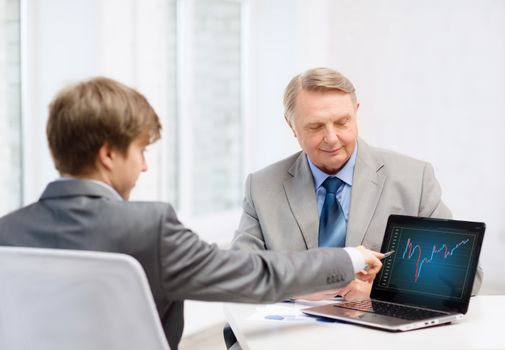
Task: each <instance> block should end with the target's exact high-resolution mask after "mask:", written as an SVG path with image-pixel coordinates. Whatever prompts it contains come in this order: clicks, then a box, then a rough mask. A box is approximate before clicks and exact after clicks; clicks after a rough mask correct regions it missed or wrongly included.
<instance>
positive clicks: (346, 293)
mask: <svg viewBox="0 0 505 350" xmlns="http://www.w3.org/2000/svg"><path fill="white" fill-rule="evenodd" d="M372 283H373V282H372V281H362V280H360V279H357V278H356V279H355V280H354V281H352V282H351V283H349V284H348V285H347V286H345V287H343V288H340V289H339V290H338V291H337V295H339V296H341V297H343V298H344V299H345V300H348V301H356V300H363V299H368V298H370V291H371V290H372Z"/></svg>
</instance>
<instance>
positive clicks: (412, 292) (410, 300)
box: [302, 215, 486, 331]
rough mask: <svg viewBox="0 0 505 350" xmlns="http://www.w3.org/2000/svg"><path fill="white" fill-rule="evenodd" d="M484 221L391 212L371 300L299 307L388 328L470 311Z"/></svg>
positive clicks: (399, 328) (448, 318)
mask: <svg viewBox="0 0 505 350" xmlns="http://www.w3.org/2000/svg"><path fill="white" fill-rule="evenodd" d="M485 227H486V225H485V224H484V223H482V222H470V221H459V220H444V219H432V218H420V217H412V216H404V215H391V216H390V217H389V219H388V223H387V227H386V232H385V235H384V240H383V242H382V248H381V252H388V251H391V250H394V253H393V254H392V255H390V256H389V257H387V258H385V259H384V260H383V261H382V264H383V266H382V269H381V270H380V271H379V273H378V274H377V276H376V277H375V280H374V283H373V286H372V291H371V294H370V299H367V300H363V301H358V302H341V303H337V304H328V305H323V306H316V307H311V308H307V309H304V310H302V311H303V312H304V313H306V314H308V315H313V316H319V317H320V316H322V317H328V318H332V319H337V320H341V321H345V322H350V323H356V324H360V325H364V326H370V327H375V328H381V329H385V330H390V331H408V330H412V329H417V328H424V327H430V326H434V325H438V324H442V323H449V322H452V321H455V320H458V319H461V318H462V317H463V315H464V314H465V313H466V312H467V310H468V304H469V303H470V296H471V293H472V286H473V282H474V279H475V274H476V271H477V263H478V261H479V255H480V250H481V247H482V240H483V238H484V231H485Z"/></svg>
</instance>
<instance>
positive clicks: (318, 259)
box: [160, 207, 354, 303]
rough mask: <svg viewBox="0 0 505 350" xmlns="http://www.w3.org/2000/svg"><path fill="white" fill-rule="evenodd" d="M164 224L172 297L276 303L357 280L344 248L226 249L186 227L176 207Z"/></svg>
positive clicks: (164, 276)
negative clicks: (276, 250) (283, 251)
mask: <svg viewBox="0 0 505 350" xmlns="http://www.w3.org/2000/svg"><path fill="white" fill-rule="evenodd" d="M161 226H162V227H161V234H160V260H161V261H160V263H161V272H160V273H161V276H160V277H161V280H162V284H163V288H164V292H165V294H166V296H167V298H169V299H171V300H182V299H196V300H207V301H230V302H250V303H271V302H276V301H279V300H282V299H284V298H288V297H292V296H295V295H300V294H307V293H312V292H316V291H322V290H327V289H333V288H341V287H343V286H345V285H346V284H347V283H349V282H350V281H352V280H353V279H354V271H353V267H352V262H351V259H350V258H349V255H348V254H347V253H346V252H345V251H344V250H343V249H341V248H324V249H313V250H308V251H301V252H287V253H280V252H273V251H262V252H249V251H234V250H222V249H219V248H218V247H217V246H216V245H214V244H208V243H206V242H204V241H202V240H200V239H199V237H198V236H197V235H196V234H195V233H193V232H192V231H191V230H189V229H187V228H185V227H184V225H182V224H181V223H180V222H179V220H178V219H177V217H176V214H175V212H174V210H173V209H172V208H171V207H169V208H168V210H167V213H166V215H165V217H164V218H163V222H162V223H161Z"/></svg>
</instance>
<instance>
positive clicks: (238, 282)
mask: <svg viewBox="0 0 505 350" xmlns="http://www.w3.org/2000/svg"><path fill="white" fill-rule="evenodd" d="M0 245H8V246H26V247H50V248H64V249H81V250H95V251H106V252H119V253H125V254H129V255H131V256H133V257H135V258H136V259H137V260H138V261H139V262H140V263H141V265H142V266H143V268H144V270H145V272H146V275H147V278H148V281H149V284H150V287H151V290H152V293H153V295H154V300H155V302H156V305H157V308H158V312H159V314H160V318H161V321H162V323H163V327H164V330H165V334H166V336H167V339H168V341H169V344H170V347H171V348H172V349H177V344H178V342H179V340H180V337H181V334H182V328H183V302H182V301H183V299H198V300H209V301H231V302H251V303H254V302H275V301H278V300H281V299H283V298H287V297H291V296H294V295H299V294H304V293H307V292H314V291H316V290H324V289H328V288H339V287H341V286H344V285H345V284H347V283H348V282H349V281H351V280H352V279H353V278H354V271H353V268H352V264H351V260H350V258H349V256H348V254H347V253H346V252H345V251H343V250H342V249H317V250H312V251H306V252H293V253H288V254H278V253H274V252H262V253H260V254H255V253H249V252H247V253H244V252H237V251H227V250H220V249H219V248H218V247H217V246H216V245H211V244H207V243H205V242H203V241H201V240H200V239H199V238H198V236H197V235H196V234H195V233H193V232H191V231H190V230H189V229H187V228H185V227H184V226H183V225H182V224H181V223H180V222H179V221H178V219H177V217H176V214H175V212H174V210H173V208H172V207H171V206H170V205H169V204H167V203H159V202H126V201H122V200H119V199H118V198H117V197H116V196H115V195H114V194H113V193H112V192H111V191H110V190H108V189H107V188H105V187H103V186H100V185H99V184H96V183H94V182H92V181H86V180H69V181H57V182H53V183H50V184H49V185H48V187H47V188H46V190H45V191H44V193H43V194H42V197H41V198H40V200H39V201H38V202H37V203H34V204H32V205H29V206H27V207H24V208H22V209H19V210H17V211H15V212H13V213H11V214H9V215H6V216H4V217H3V218H0ZM127 292H128V291H125V293H127Z"/></svg>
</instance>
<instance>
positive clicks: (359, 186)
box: [232, 139, 482, 293]
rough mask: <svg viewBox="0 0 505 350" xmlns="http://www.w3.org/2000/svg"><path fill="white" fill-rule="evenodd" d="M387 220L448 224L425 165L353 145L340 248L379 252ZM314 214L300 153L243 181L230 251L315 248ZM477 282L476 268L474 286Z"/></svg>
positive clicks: (311, 190) (361, 144)
mask: <svg viewBox="0 0 505 350" xmlns="http://www.w3.org/2000/svg"><path fill="white" fill-rule="evenodd" d="M390 214H402V215H412V216H423V217H435V218H451V216H452V215H451V212H450V211H449V209H448V208H447V207H446V205H445V204H444V203H443V202H442V199H441V189H440V185H439V184H438V181H437V180H436V178H435V175H434V173H433V168H432V166H431V165H430V164H429V163H426V162H423V161H420V160H417V159H413V158H410V157H407V156H404V155H401V154H398V153H394V152H391V151H386V150H382V149H378V148H374V147H371V146H369V145H368V144H366V143H365V142H364V141H363V140H361V139H359V140H358V154H357V158H356V164H355V169H354V176H353V185H352V192H351V207H350V210H349V221H348V223H347V236H346V246H356V245H360V244H361V245H364V246H365V247H367V248H369V249H373V250H377V251H378V250H380V248H381V245H382V239H383V237H384V231H385V229H386V223H387V220H388V217H389V215H390ZM318 230H319V214H318V211H317V203H316V194H315V190H314V182H313V177H312V173H311V171H310V167H309V164H308V162H307V157H306V155H305V153H303V152H298V153H296V154H293V155H292V156H290V157H288V158H286V159H284V160H281V161H279V162H277V163H274V164H272V165H270V166H268V167H266V168H264V169H262V170H259V171H257V172H255V173H253V174H250V175H249V176H248V177H247V181H246V189H245V198H244V203H243V212H242V217H241V220H240V224H239V228H238V230H237V232H236V234H235V237H234V239H233V243H232V247H233V248H235V249H242V250H265V249H267V250H277V251H297V250H298V251H299V250H304V249H310V248H314V247H317V245H318ZM481 280H482V270H481V269H480V268H479V271H478V273H477V277H476V280H475V284H474V293H476V292H477V291H478V289H479V288H480V285H481Z"/></svg>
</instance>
